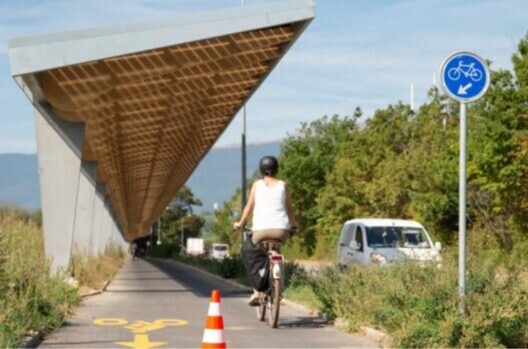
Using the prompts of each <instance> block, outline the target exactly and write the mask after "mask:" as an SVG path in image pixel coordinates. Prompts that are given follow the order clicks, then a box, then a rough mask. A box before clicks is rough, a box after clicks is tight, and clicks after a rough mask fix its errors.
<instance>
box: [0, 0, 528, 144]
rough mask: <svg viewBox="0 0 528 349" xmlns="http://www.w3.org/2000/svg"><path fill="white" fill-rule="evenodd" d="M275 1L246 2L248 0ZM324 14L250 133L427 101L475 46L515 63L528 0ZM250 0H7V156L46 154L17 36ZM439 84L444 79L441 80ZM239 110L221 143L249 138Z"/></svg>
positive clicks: (365, 4)
mask: <svg viewBox="0 0 528 349" xmlns="http://www.w3.org/2000/svg"><path fill="white" fill-rule="evenodd" d="M265 2H271V1H268V0H246V4H247V5H248V6H249V5H252V4H257V3H265ZM315 4H316V9H315V12H316V15H315V19H314V20H313V21H312V23H311V24H310V25H309V26H308V28H307V29H306V31H305V32H304V33H303V35H302V36H301V37H300V38H299V39H298V41H297V42H296V43H295V44H294V45H293V47H292V48H291V49H290V51H289V52H288V53H287V54H286V56H285V57H284V58H283V59H282V60H281V61H280V62H279V64H278V65H277V66H276V68H275V69H274V70H273V71H272V73H271V74H270V75H269V77H268V78H267V79H266V81H265V82H264V83H263V84H262V85H261V87H260V88H259V90H257V92H256V93H255V94H254V95H253V96H252V98H251V99H250V100H249V102H248V103H247V140H248V142H250V143H257V142H267V141H277V140H280V139H282V138H284V137H285V136H286V135H287V134H292V133H294V132H295V130H296V129H298V127H299V126H300V124H301V123H302V122H310V121H312V120H315V119H317V118H319V117H321V116H323V115H333V114H340V115H350V114H352V113H353V111H354V109H355V107H356V106H359V107H361V109H362V110H363V112H364V118H368V117H370V116H371V115H372V114H373V112H374V111H375V110H376V109H378V108H384V107H386V106H387V105H388V104H394V103H397V102H398V101H403V102H404V103H409V101H410V85H411V84H413V85H414V91H415V92H414V94H415V99H414V103H415V105H416V106H419V105H420V104H421V103H424V102H425V101H426V100H427V91H428V90H429V88H430V87H431V86H432V85H433V82H434V80H435V79H434V74H436V76H438V70H439V68H440V65H441V63H442V62H443V60H444V59H446V58H447V57H448V56H449V55H450V54H452V53H453V52H456V51H461V50H464V51H472V52H475V53H477V54H478V55H480V56H482V57H483V58H486V59H489V60H491V61H492V65H491V68H492V69H511V61H510V58H511V55H512V53H514V52H515V51H516V49H517V45H518V43H519V40H520V39H521V38H522V37H524V36H525V35H526V34H527V33H528V0H467V1H461V0H427V1H424V0H401V1H396V0H376V1H373V0H316V1H315ZM240 5H241V0H199V1H198V0H112V1H108V0H89V1H88V0H47V1H44V0H0V153H13V152H17V153H34V152H36V140H35V128H34V120H33V113H32V107H31V105H30V103H29V101H28V100H27V98H26V97H25V95H24V94H23V93H22V91H21V90H20V89H19V88H18V86H17V85H16V84H15V83H14V81H13V79H12V77H11V74H10V66H9V59H8V41H9V39H10V38H13V37H18V36H27V35H34V34H42V33H48V32H56V31H64V30H71V29H82V28H90V27H97V26H101V25H111V24H119V23H126V22H132V21H141V20H147V19H155V18H163V17H170V16H172V15H181V14H192V13H195V12H200V11H207V10H216V9H223V8H230V7H237V6H240ZM437 84H439V83H438V81H437ZM241 129H242V119H241V116H240V115H239V116H237V117H236V118H235V120H234V121H233V122H232V123H231V125H230V126H229V127H228V129H227V130H226V131H225V132H224V134H223V135H222V136H221V137H220V138H219V140H218V141H217V143H216V145H215V146H216V147H225V146H231V145H235V144H239V142H240V132H241Z"/></svg>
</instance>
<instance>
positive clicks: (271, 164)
mask: <svg viewBox="0 0 528 349" xmlns="http://www.w3.org/2000/svg"><path fill="white" fill-rule="evenodd" d="M259 169H260V173H261V174H262V175H263V176H276V175H277V173H279V161H278V160H277V158H275V157H274V156H271V155H266V156H264V157H263V158H262V159H260V161H259Z"/></svg>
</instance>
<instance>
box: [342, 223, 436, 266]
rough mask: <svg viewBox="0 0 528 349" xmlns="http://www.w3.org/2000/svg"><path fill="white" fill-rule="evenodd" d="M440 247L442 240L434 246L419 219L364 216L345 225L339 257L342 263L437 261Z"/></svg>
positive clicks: (343, 264)
mask: <svg viewBox="0 0 528 349" xmlns="http://www.w3.org/2000/svg"><path fill="white" fill-rule="evenodd" d="M441 249H442V245H441V244H440V242H436V243H435V244H434V246H433V243H432V241H431V238H430V237H429V234H427V231H426V230H425V228H424V227H423V226H422V225H421V224H420V223H418V222H416V221H412V220H401V219H377V218H363V219H353V220H349V221H347V222H346V223H345V224H344V226H343V229H342V230H341V236H340V237H339V245H338V250H337V259H338V263H339V265H341V266H345V265H349V264H387V263H392V262H395V261H398V260H415V261H437V262H438V261H440V258H441V257H440V250H441Z"/></svg>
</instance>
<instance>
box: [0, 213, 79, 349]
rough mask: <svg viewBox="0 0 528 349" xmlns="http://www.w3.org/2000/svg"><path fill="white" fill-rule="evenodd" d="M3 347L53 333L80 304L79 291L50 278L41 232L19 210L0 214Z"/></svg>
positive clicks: (0, 334) (0, 341)
mask: <svg viewBox="0 0 528 349" xmlns="http://www.w3.org/2000/svg"><path fill="white" fill-rule="evenodd" d="M0 250H1V254H0V347H8V348H11V347H17V346H18V345H19V343H20V340H21V338H22V337H23V336H25V335H27V334H29V333H32V332H33V331H40V330H44V331H47V332H49V331H51V330H53V329H54V328H57V327H59V326H60V325H61V324H62V322H63V319H64V317H65V316H66V315H68V314H70V313H71V312H72V310H73V307H74V306H75V305H77V304H78V303H79V296H78V293H77V289H75V288H73V287H71V286H69V285H67V284H66V283H65V282H64V281H63V279H62V278H59V277H53V276H49V262H48V261H47V260H46V258H45V256H44V241H43V235H42V230H41V229H40V227H39V226H38V224H37V222H35V221H33V220H31V219H29V218H27V216H24V215H22V214H21V213H20V211H17V210H8V209H3V210H1V211H0Z"/></svg>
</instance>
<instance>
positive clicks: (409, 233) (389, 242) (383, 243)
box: [367, 227, 431, 248]
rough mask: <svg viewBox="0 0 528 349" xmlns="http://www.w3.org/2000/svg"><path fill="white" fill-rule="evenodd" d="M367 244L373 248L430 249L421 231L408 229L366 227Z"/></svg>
mask: <svg viewBox="0 0 528 349" xmlns="http://www.w3.org/2000/svg"><path fill="white" fill-rule="evenodd" d="M367 243H368V245H369V246H370V247H374V248H388V247H409V248H431V245H430V244H429V239H427V235H426V233H425V231H424V230H423V229H421V228H409V227H367Z"/></svg>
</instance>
